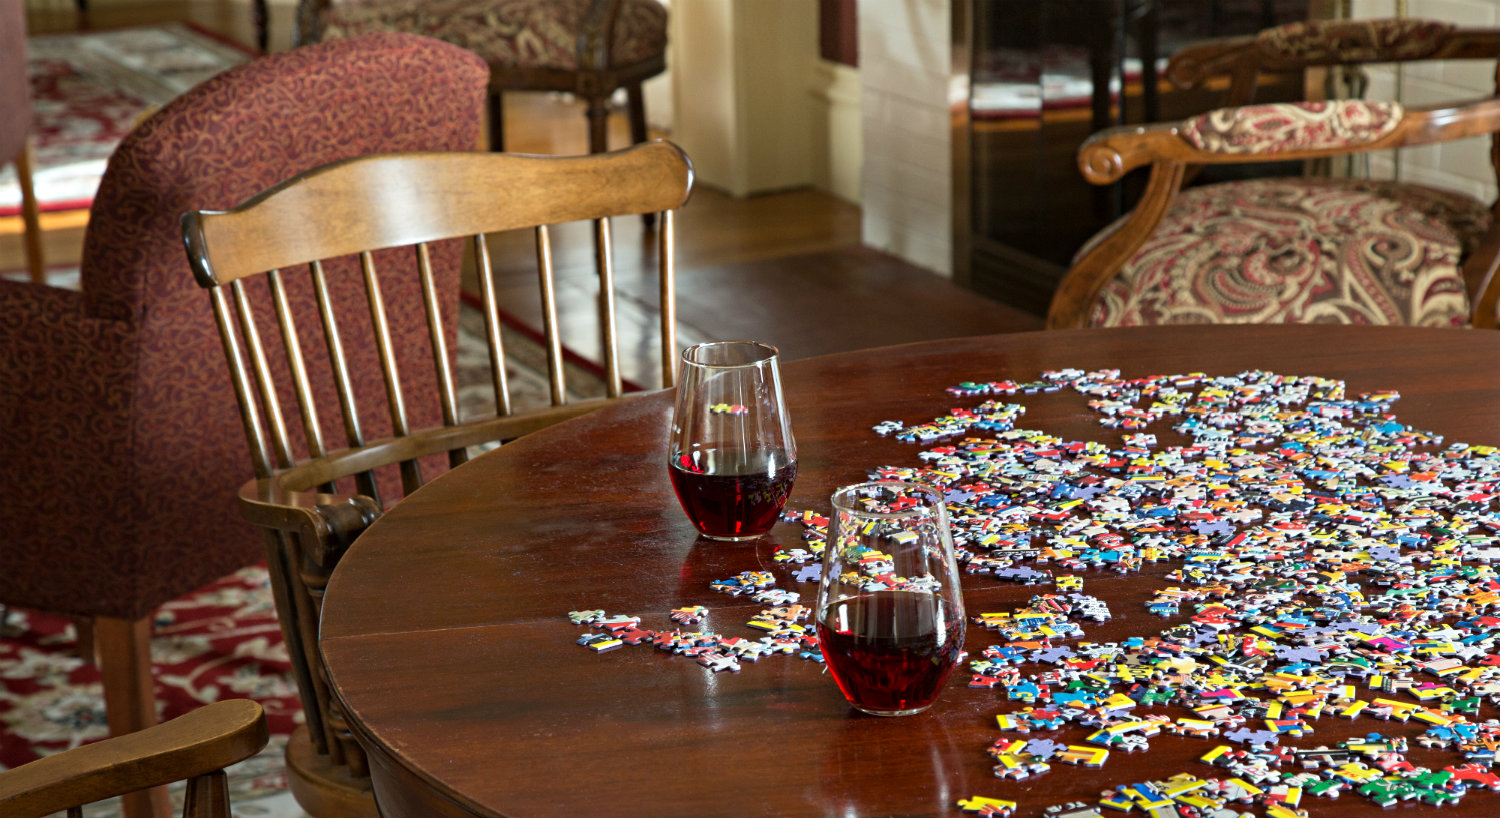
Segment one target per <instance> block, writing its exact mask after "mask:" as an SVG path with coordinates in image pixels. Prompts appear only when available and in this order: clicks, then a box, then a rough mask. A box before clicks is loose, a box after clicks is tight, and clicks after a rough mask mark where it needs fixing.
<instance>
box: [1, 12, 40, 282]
mask: <svg viewBox="0 0 1500 818" xmlns="http://www.w3.org/2000/svg"><path fill="white" fill-rule="evenodd" d="M0 111H4V112H5V116H4V117H0V162H4V161H12V162H15V164H16V177H17V179H18V181H19V182H20V187H21V222H22V225H23V226H24V228H25V233H24V239H25V243H26V269H27V271H28V272H29V274H30V276H31V280H32V281H34V282H36V283H38V284H45V283H46V281H47V267H46V264H45V263H44V261H43V259H42V220H41V208H40V207H39V206H38V205H37V199H36V187H35V185H33V184H32V175H33V173H35V168H36V152H35V150H34V141H33V139H32V136H31V78H30V74H29V73H28V72H27V70H26V7H25V5H24V4H23V2H22V0H0Z"/></svg>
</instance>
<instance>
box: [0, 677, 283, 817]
mask: <svg viewBox="0 0 1500 818" xmlns="http://www.w3.org/2000/svg"><path fill="white" fill-rule="evenodd" d="M268 739H269V733H268V732H267V729H266V719H265V713H264V711H262V709H261V706H260V705H259V704H257V703H256V702H255V701H253V700H251V699H226V700H224V701H219V702H214V703H213V704H209V705H205V706H203V707H200V708H198V709H196V710H193V711H190V712H188V713H186V714H184V715H182V716H179V717H177V718H175V719H172V720H171V721H169V722H166V723H164V724H158V725H156V726H154V727H148V728H146V729H144V730H140V731H138V732H135V733H127V734H125V735H123V736H116V737H114V738H110V739H105V740H103V741H99V742H95V743H93V744H85V745H83V746H82V747H76V748H74V749H71V750H67V751H65V752H62V753H58V754H56V755H51V756H47V757H46V758H41V759H37V760H36V761H33V762H31V763H29V764H23V765H21V766H20V767H16V768H15V769H13V770H8V771H6V772H4V773H0V813H3V814H5V815H48V814H51V813H54V812H60V811H62V810H64V809H67V808H69V807H73V806H79V805H82V804H89V803H93V802H95V801H101V800H104V799H106V798H111V797H113V796H116V795H123V794H124V793H127V792H134V791H136V790H140V789H146V788H149V787H157V786H161V785H163V784H169V783H172V782H174V781H183V780H190V779H193V778H197V777H199V776H204V775H212V774H214V773H216V772H218V771H220V770H223V769H224V768H225V767H228V766H230V765H231V764H234V763H236V762H238V761H243V760H244V759H247V758H249V757H250V756H253V755H255V754H256V753H258V752H260V750H261V748H263V747H265V746H266V742H267V740H268ZM225 800H226V801H227V797H226V799H225ZM227 806H228V805H227V803H226V804H225V807H226V808H227Z"/></svg>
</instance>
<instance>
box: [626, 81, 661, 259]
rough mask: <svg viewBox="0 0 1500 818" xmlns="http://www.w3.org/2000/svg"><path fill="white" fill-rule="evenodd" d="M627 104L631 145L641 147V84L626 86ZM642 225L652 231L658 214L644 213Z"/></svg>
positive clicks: (643, 125)
mask: <svg viewBox="0 0 1500 818" xmlns="http://www.w3.org/2000/svg"><path fill="white" fill-rule="evenodd" d="M625 104H626V109H625V110H626V113H627V114H629V118H630V143H631V144H632V145H639V144H641V143H642V142H645V141H646V95H645V94H643V93H641V84H640V83H638V82H632V83H631V84H629V85H627V86H625ZM641 223H642V224H644V225H645V226H646V229H647V230H650V229H651V228H652V227H655V226H656V214H655V213H642V214H641Z"/></svg>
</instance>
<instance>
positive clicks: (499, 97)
mask: <svg viewBox="0 0 1500 818" xmlns="http://www.w3.org/2000/svg"><path fill="white" fill-rule="evenodd" d="M490 150H492V151H494V152H495V153H500V152H502V151H504V150H505V99H504V95H503V94H501V93H500V92H499V91H491V92H490Z"/></svg>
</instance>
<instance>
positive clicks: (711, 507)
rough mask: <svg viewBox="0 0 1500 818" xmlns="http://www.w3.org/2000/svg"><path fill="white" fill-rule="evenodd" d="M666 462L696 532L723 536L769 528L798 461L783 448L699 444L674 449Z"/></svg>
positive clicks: (750, 534)
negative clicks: (690, 449) (691, 449)
mask: <svg viewBox="0 0 1500 818" xmlns="http://www.w3.org/2000/svg"><path fill="white" fill-rule="evenodd" d="M670 466H671V468H670V469H668V472H669V473H670V474H671V477H672V488H673V490H675V491H676V492H677V500H678V502H680V503H682V510H683V511H685V512H687V516H688V519H689V520H692V522H693V525H694V526H696V527H697V529H698V531H699V532H700V533H702V534H704V535H707V536H709V537H714V538H717V539H726V540H727V539H752V538H754V537H759V536H760V535H762V534H764V533H766V532H767V531H770V530H771V526H773V525H775V524H776V519H777V517H778V516H780V514H781V508H782V506H784V505H786V498H787V495H789V494H791V491H792V482H793V481H794V480H795V479H796V477H797V461H796V460H794V459H792V458H790V457H788V455H787V453H786V452H785V451H783V450H781V449H773V450H770V451H751V452H747V451H744V450H743V449H701V450H698V451H694V452H692V453H691V454H680V455H678V456H677V457H675V458H673V460H672V462H671V464H670Z"/></svg>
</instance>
